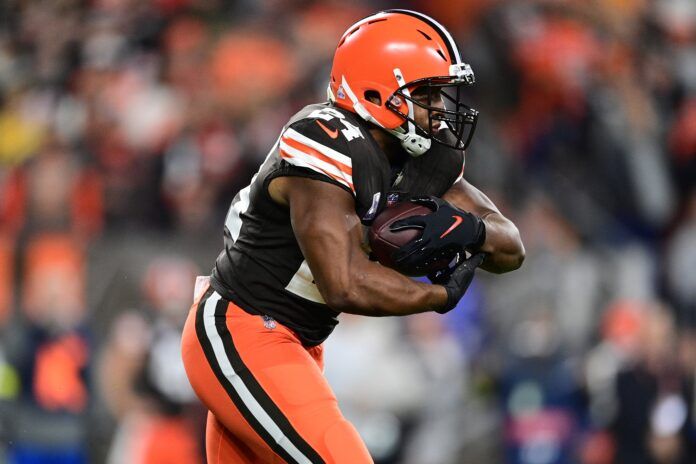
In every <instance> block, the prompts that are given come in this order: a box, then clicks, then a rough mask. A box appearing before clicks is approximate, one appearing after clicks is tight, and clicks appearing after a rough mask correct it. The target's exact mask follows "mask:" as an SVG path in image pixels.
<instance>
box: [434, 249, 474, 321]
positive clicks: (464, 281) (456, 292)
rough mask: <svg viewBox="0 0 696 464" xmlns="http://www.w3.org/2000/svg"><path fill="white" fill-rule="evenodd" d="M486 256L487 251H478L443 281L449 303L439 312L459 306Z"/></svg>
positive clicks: (442, 312)
mask: <svg viewBox="0 0 696 464" xmlns="http://www.w3.org/2000/svg"><path fill="white" fill-rule="evenodd" d="M485 258H486V254H485V253H476V254H475V255H472V256H471V257H470V258H469V259H467V260H465V261H464V262H463V263H462V264H460V265H459V266H457V267H456V268H454V270H453V271H451V273H450V275H449V276H448V277H447V280H446V281H444V282H442V283H441V285H442V286H443V287H445V290H447V304H446V305H445V307H444V308H442V309H439V310H438V311H437V312H438V313H440V314H444V313H446V312H449V311H451V310H452V309H454V307H455V306H457V303H459V300H461V298H462V297H463V296H464V294H465V293H466V290H467V289H468V288H469V285H471V281H472V280H473V279H474V273H475V272H476V268H477V267H479V266H480V265H481V263H483V260H484V259H485ZM433 283H434V282H433Z"/></svg>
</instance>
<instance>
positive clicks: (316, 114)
mask: <svg viewBox="0 0 696 464" xmlns="http://www.w3.org/2000/svg"><path fill="white" fill-rule="evenodd" d="M307 117H308V118H317V119H323V120H324V121H331V120H332V119H334V118H338V120H339V121H340V122H341V124H343V127H345V129H341V133H342V134H343V136H344V137H345V138H346V140H348V141H349V142H350V141H351V140H353V139H357V138H358V137H359V138H361V139H364V138H365V137H364V136H363V135H362V132H360V128H359V127H358V126H356V125H354V124H351V123H350V122H348V121H347V120H346V117H345V116H344V115H343V114H342V113H341V112H340V111H338V110H336V109H334V108H322V109H320V110H314V111H312V112H311V113H309V116H307Z"/></svg>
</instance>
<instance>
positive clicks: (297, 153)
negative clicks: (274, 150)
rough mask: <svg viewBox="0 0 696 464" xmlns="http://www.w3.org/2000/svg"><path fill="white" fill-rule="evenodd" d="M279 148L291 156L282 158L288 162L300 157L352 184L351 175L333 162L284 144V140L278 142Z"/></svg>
mask: <svg viewBox="0 0 696 464" xmlns="http://www.w3.org/2000/svg"><path fill="white" fill-rule="evenodd" d="M280 148H281V150H283V151H284V152H286V153H289V154H290V155H292V156H293V158H284V159H285V160H286V161H288V162H290V163H292V161H293V160H295V159H300V160H302V161H304V162H305V163H309V164H313V165H316V166H317V167H318V168H320V169H322V170H324V171H326V172H329V173H331V174H333V175H334V176H336V177H339V178H341V179H343V180H345V181H346V183H348V184H351V185H352V184H353V176H350V175H348V174H346V173H345V172H343V171H341V170H340V169H338V168H337V167H336V166H334V165H333V164H330V163H327V162H326V161H323V160H320V159H318V158H317V157H315V156H312V155H309V154H307V153H304V152H302V151H300V150H298V149H296V148H293V147H291V146H290V145H288V144H286V143H285V142H280Z"/></svg>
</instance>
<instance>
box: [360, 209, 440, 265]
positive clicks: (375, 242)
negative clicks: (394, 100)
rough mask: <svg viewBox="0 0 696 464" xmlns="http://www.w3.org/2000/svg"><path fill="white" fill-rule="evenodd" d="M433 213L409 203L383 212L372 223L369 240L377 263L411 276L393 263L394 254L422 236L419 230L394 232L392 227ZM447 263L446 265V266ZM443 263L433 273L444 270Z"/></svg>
mask: <svg viewBox="0 0 696 464" xmlns="http://www.w3.org/2000/svg"><path fill="white" fill-rule="evenodd" d="M431 212H432V211H431V210H430V209H429V208H427V207H425V206H422V205H417V204H415V203H411V202H409V201H404V202H400V203H396V204H394V205H393V206H390V207H389V208H387V209H385V210H384V211H382V212H381V213H380V214H379V215H378V216H377V217H376V218H375V220H374V222H373V223H372V226H371V227H370V230H369V232H368V239H369V242H370V248H371V250H372V254H373V256H374V257H375V258H377V261H379V263H380V264H382V265H383V266H387V267H390V268H392V269H395V270H397V271H399V272H401V273H402V274H406V275H410V274H409V273H408V272H404V270H402V269H399V268H398V266H396V265H395V263H394V261H393V258H392V256H393V254H394V252H395V251H396V250H398V249H399V248H400V247H402V246H403V245H406V244H407V243H409V242H410V241H412V240H415V239H417V238H419V237H420V236H421V231H420V230H419V229H404V230H400V231H397V232H392V231H391V230H390V229H389V228H390V226H391V225H392V224H393V223H394V222H395V221H398V220H399V219H405V218H407V217H411V216H425V215H427V214H430V213H431ZM446 265H447V263H444V266H446ZM444 266H443V264H442V263H439V262H438V263H435V266H434V268H433V269H432V271H433V272H434V271H436V270H439V269H442V268H443V267H444Z"/></svg>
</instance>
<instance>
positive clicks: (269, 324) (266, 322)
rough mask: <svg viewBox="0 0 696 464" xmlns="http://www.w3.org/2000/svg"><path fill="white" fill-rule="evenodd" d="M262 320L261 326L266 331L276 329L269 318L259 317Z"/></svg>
mask: <svg viewBox="0 0 696 464" xmlns="http://www.w3.org/2000/svg"><path fill="white" fill-rule="evenodd" d="M261 317H262V318H263V326H264V327H265V328H267V329H268V330H273V329H275V328H276V321H275V319H273V318H272V317H271V316H261Z"/></svg>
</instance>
